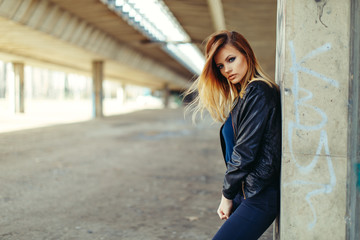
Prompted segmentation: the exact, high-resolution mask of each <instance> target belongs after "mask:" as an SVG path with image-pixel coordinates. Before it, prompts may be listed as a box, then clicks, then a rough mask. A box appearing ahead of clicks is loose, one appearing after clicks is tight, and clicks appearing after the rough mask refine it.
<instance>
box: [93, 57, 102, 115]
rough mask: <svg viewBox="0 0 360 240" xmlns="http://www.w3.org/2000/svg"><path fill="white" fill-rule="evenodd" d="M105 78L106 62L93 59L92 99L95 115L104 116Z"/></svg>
mask: <svg viewBox="0 0 360 240" xmlns="http://www.w3.org/2000/svg"><path fill="white" fill-rule="evenodd" d="M103 78H104V62H103V61H93V63H92V79H93V89H92V101H93V117H94V118H97V117H102V116H103V86H102V83H103Z"/></svg>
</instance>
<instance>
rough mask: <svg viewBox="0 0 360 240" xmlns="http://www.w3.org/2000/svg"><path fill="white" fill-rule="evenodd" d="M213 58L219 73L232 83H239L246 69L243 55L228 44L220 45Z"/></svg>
mask: <svg viewBox="0 0 360 240" xmlns="http://www.w3.org/2000/svg"><path fill="white" fill-rule="evenodd" d="M214 60H215V63H216V66H217V68H218V69H219V70H220V72H221V74H222V75H223V76H224V77H225V78H226V79H228V81H229V82H230V83H232V84H237V83H240V82H241V80H242V79H243V77H244V76H245V74H246V71H247V69H248V65H247V62H246V59H245V56H244V55H243V54H242V53H241V52H240V51H239V50H237V49H236V48H235V47H233V46H232V45H230V44H226V45H225V46H224V47H222V48H221V49H220V50H219V52H218V53H217V54H216V55H215V56H214Z"/></svg>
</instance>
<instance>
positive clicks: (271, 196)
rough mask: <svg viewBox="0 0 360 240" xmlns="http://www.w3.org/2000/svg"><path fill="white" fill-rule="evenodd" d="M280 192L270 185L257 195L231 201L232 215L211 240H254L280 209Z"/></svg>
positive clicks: (238, 196) (238, 197)
mask: <svg viewBox="0 0 360 240" xmlns="http://www.w3.org/2000/svg"><path fill="white" fill-rule="evenodd" d="M279 193H280V190H279V187H278V186H277V185H276V186H275V184H274V185H270V186H269V187H267V188H266V189H264V190H263V191H261V192H260V193H258V194H257V195H255V196H253V197H251V198H247V199H244V198H243V197H242V196H241V195H240V194H238V195H237V196H236V197H235V199H234V200H233V206H234V207H233V213H232V214H231V216H230V217H229V219H228V220H226V221H225V223H224V224H223V225H222V226H221V228H220V229H219V231H218V232H217V233H216V235H215V236H214V238H213V240H235V239H236V240H253V239H254V240H256V239H258V238H259V237H260V236H261V235H262V234H263V233H264V232H265V231H266V229H267V228H268V227H269V226H270V225H271V223H272V222H273V221H274V219H275V218H276V216H277V215H278V214H279V209H280V194H279Z"/></svg>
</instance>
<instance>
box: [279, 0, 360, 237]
mask: <svg viewBox="0 0 360 240" xmlns="http://www.w3.org/2000/svg"><path fill="white" fill-rule="evenodd" d="M355 5H357V10H356V11H354V10H353V8H354V7H355ZM354 14H355V15H359V0H343V1H328V0H312V1H298V0H278V26H277V66H276V79H277V81H278V82H279V83H280V86H281V91H282V111H283V144H282V146H283V147H282V154H283V155H282V173H281V174H282V176H281V215H280V238H281V239H283V240H287V239H299V240H301V239H304V240H307V239H318V240H322V239H324V240H328V239H360V238H356V237H355V234H358V231H359V227H358V226H359V225H358V218H359V215H357V216H356V214H355V213H356V212H353V211H354V210H356V209H357V212H358V206H359V205H358V203H359V201H358V200H359V197H358V196H359V188H360V187H359V185H358V186H357V187H356V180H357V179H358V177H359V173H358V172H356V171H357V168H356V166H359V165H357V164H358V161H359V149H360V148H359V141H358V140H359V137H358V136H359V131H358V127H359V109H358V108H359V105H358V101H359V74H358V68H359V61H358V62H357V63H356V62H355V61H354V58H353V57H352V53H353V51H354V48H356V49H355V50H356V52H355V53H354V54H355V55H356V56H357V57H356V58H357V59H358V58H359V40H357V42H356V43H354V42H352V41H351V39H353V38H354V36H355V35H357V37H358V35H359V33H358V32H357V33H355V32H356V31H359V24H358V25H357V26H354V24H355V23H354V21H353V18H354ZM354 29H356V30H354ZM355 71H357V74H354V73H355ZM354 86H355V88H356V91H355V90H354V89H353V87H354ZM354 101H355V102H354ZM349 119H350V121H349ZM355 138H356V139H357V142H354V139H355ZM356 158H357V160H356ZM355 172H356V173H357V175H356V174H355ZM356 195H357V199H356ZM352 208H353V209H352ZM356 225H357V226H356ZM351 232H352V233H351ZM356 232H357V233H356ZM357 236H358V235H357Z"/></svg>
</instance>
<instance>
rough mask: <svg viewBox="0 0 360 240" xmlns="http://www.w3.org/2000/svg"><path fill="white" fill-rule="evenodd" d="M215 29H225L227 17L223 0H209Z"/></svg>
mask: <svg viewBox="0 0 360 240" xmlns="http://www.w3.org/2000/svg"><path fill="white" fill-rule="evenodd" d="M207 2H208V5H209V8H210V13H211V16H212V20H213V24H214V29H215V31H219V30H225V29H226V25H225V17H224V10H223V7H222V3H221V0H207Z"/></svg>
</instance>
